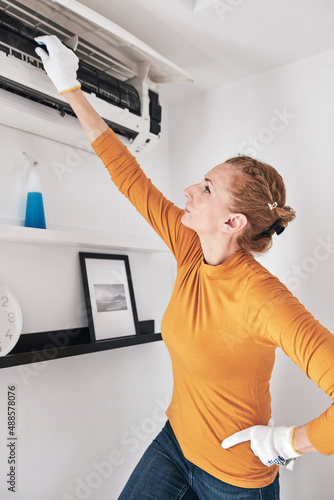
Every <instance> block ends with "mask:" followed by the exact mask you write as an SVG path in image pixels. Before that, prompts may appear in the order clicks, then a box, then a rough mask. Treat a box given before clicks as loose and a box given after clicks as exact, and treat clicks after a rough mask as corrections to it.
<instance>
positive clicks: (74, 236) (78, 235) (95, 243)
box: [0, 224, 168, 253]
mask: <svg viewBox="0 0 334 500" xmlns="http://www.w3.org/2000/svg"><path fill="white" fill-rule="evenodd" d="M0 242H13V243H29V244H37V245H63V246H79V247H83V248H105V249H110V250H127V251H131V250H135V251H137V252H149V253H152V252H167V251H168V248H167V246H166V245H165V244H164V243H163V242H162V241H160V239H159V238H158V237H157V238H155V237H150V236H147V235H145V236H141V235H129V234H120V233H112V232H108V231H95V230H90V229H87V230H85V229H81V230H80V229H73V230H71V229H68V230H58V229H57V230H56V229H35V228H30V227H23V226H13V225H9V224H0Z"/></svg>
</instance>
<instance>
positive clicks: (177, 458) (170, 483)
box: [118, 421, 279, 500]
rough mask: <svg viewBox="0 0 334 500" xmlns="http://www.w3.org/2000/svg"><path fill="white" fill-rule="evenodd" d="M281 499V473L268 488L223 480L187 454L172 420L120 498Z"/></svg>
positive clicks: (148, 452)
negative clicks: (193, 460)
mask: <svg viewBox="0 0 334 500" xmlns="http://www.w3.org/2000/svg"><path fill="white" fill-rule="evenodd" d="M181 499H182V500H279V482H278V475H277V477H276V479H275V481H274V482H273V483H272V484H270V485H269V486H266V487H264V488H239V487H238V486H232V485H230V484H227V483H224V482H223V481H220V480H219V479H217V478H216V477H214V476H212V475H211V474H208V473H207V472H205V471H204V470H202V469H200V468H199V467H197V466H196V465H194V464H192V463H191V462H189V460H187V459H186V458H185V456H184V455H183V453H182V451H181V448H180V446H179V443H178V442H177V440H176V437H175V435H174V432H173V430H172V427H171V425H170V423H169V422H168V421H167V422H166V425H165V426H164V428H163V429H162V431H161V432H160V433H159V434H158V436H157V437H156V439H154V441H153V442H152V443H151V444H150V446H149V447H148V448H147V450H146V451H145V453H144V455H143V456H142V458H141V459H140V461H139V463H138V465H137V466H136V468H135V470H134V471H133V473H132V474H131V476H130V478H129V480H128V482H127V483H126V485H125V487H124V489H123V491H122V493H121V494H120V496H119V497H118V500H181Z"/></svg>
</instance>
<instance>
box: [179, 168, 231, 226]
mask: <svg viewBox="0 0 334 500" xmlns="http://www.w3.org/2000/svg"><path fill="white" fill-rule="evenodd" d="M231 175H232V167H231V166H230V165H228V164H226V163H221V164H220V165H217V166H216V167H214V168H213V169H212V170H210V172H208V173H207V174H206V175H205V178H204V179H203V181H202V182H200V183H199V184H194V185H193V186H190V187H188V188H187V189H185V190H184V195H185V196H186V198H188V201H187V203H186V206H185V212H184V214H183V216H182V219H181V222H182V224H183V225H184V226H186V227H189V228H190V229H193V230H194V231H196V232H197V233H198V234H199V235H200V236H205V235H210V236H213V235H215V234H221V231H222V227H223V224H224V223H225V222H227V221H228V220H229V218H230V217H229V216H230V214H231V212H230V210H229V203H230V198H229V189H228V188H229V185H230V178H231Z"/></svg>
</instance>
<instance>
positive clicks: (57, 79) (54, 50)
mask: <svg viewBox="0 0 334 500" xmlns="http://www.w3.org/2000/svg"><path fill="white" fill-rule="evenodd" d="M35 41H36V42H37V43H39V44H40V45H41V46H45V47H46V49H47V52H48V53H47V52H46V51H45V50H44V49H42V48H40V47H37V48H36V49H35V51H36V54H37V55H38V56H39V57H40V58H41V59H42V62H43V66H44V69H45V71H46V73H47V75H48V76H49V78H50V79H51V80H52V82H53V84H54V86H55V87H56V89H57V90H58V92H59V94H62V93H63V92H67V91H69V90H74V89H78V88H80V87H81V83H80V82H79V81H78V80H77V70H78V67H79V59H78V57H77V56H76V55H75V53H74V52H73V51H72V50H71V49H69V48H67V47H65V45H63V44H62V43H61V41H60V40H59V38H57V37H56V36H55V35H50V36H49V35H45V36H38V37H37V38H35Z"/></svg>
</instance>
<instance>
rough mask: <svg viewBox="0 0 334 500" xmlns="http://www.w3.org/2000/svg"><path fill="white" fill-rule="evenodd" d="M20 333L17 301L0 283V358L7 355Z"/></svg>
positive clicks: (20, 319) (20, 313) (20, 312)
mask: <svg viewBox="0 0 334 500" xmlns="http://www.w3.org/2000/svg"><path fill="white" fill-rule="evenodd" d="M21 331H22V311H21V307H20V304H19V301H18V300H17V298H16V297H15V295H14V294H13V292H12V291H11V290H9V288H7V286H5V285H3V284H1V283H0V356H5V355H6V354H8V353H9V352H10V351H11V350H12V349H13V347H14V346H15V344H16V343H17V341H18V340H19V337H20V334H21Z"/></svg>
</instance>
